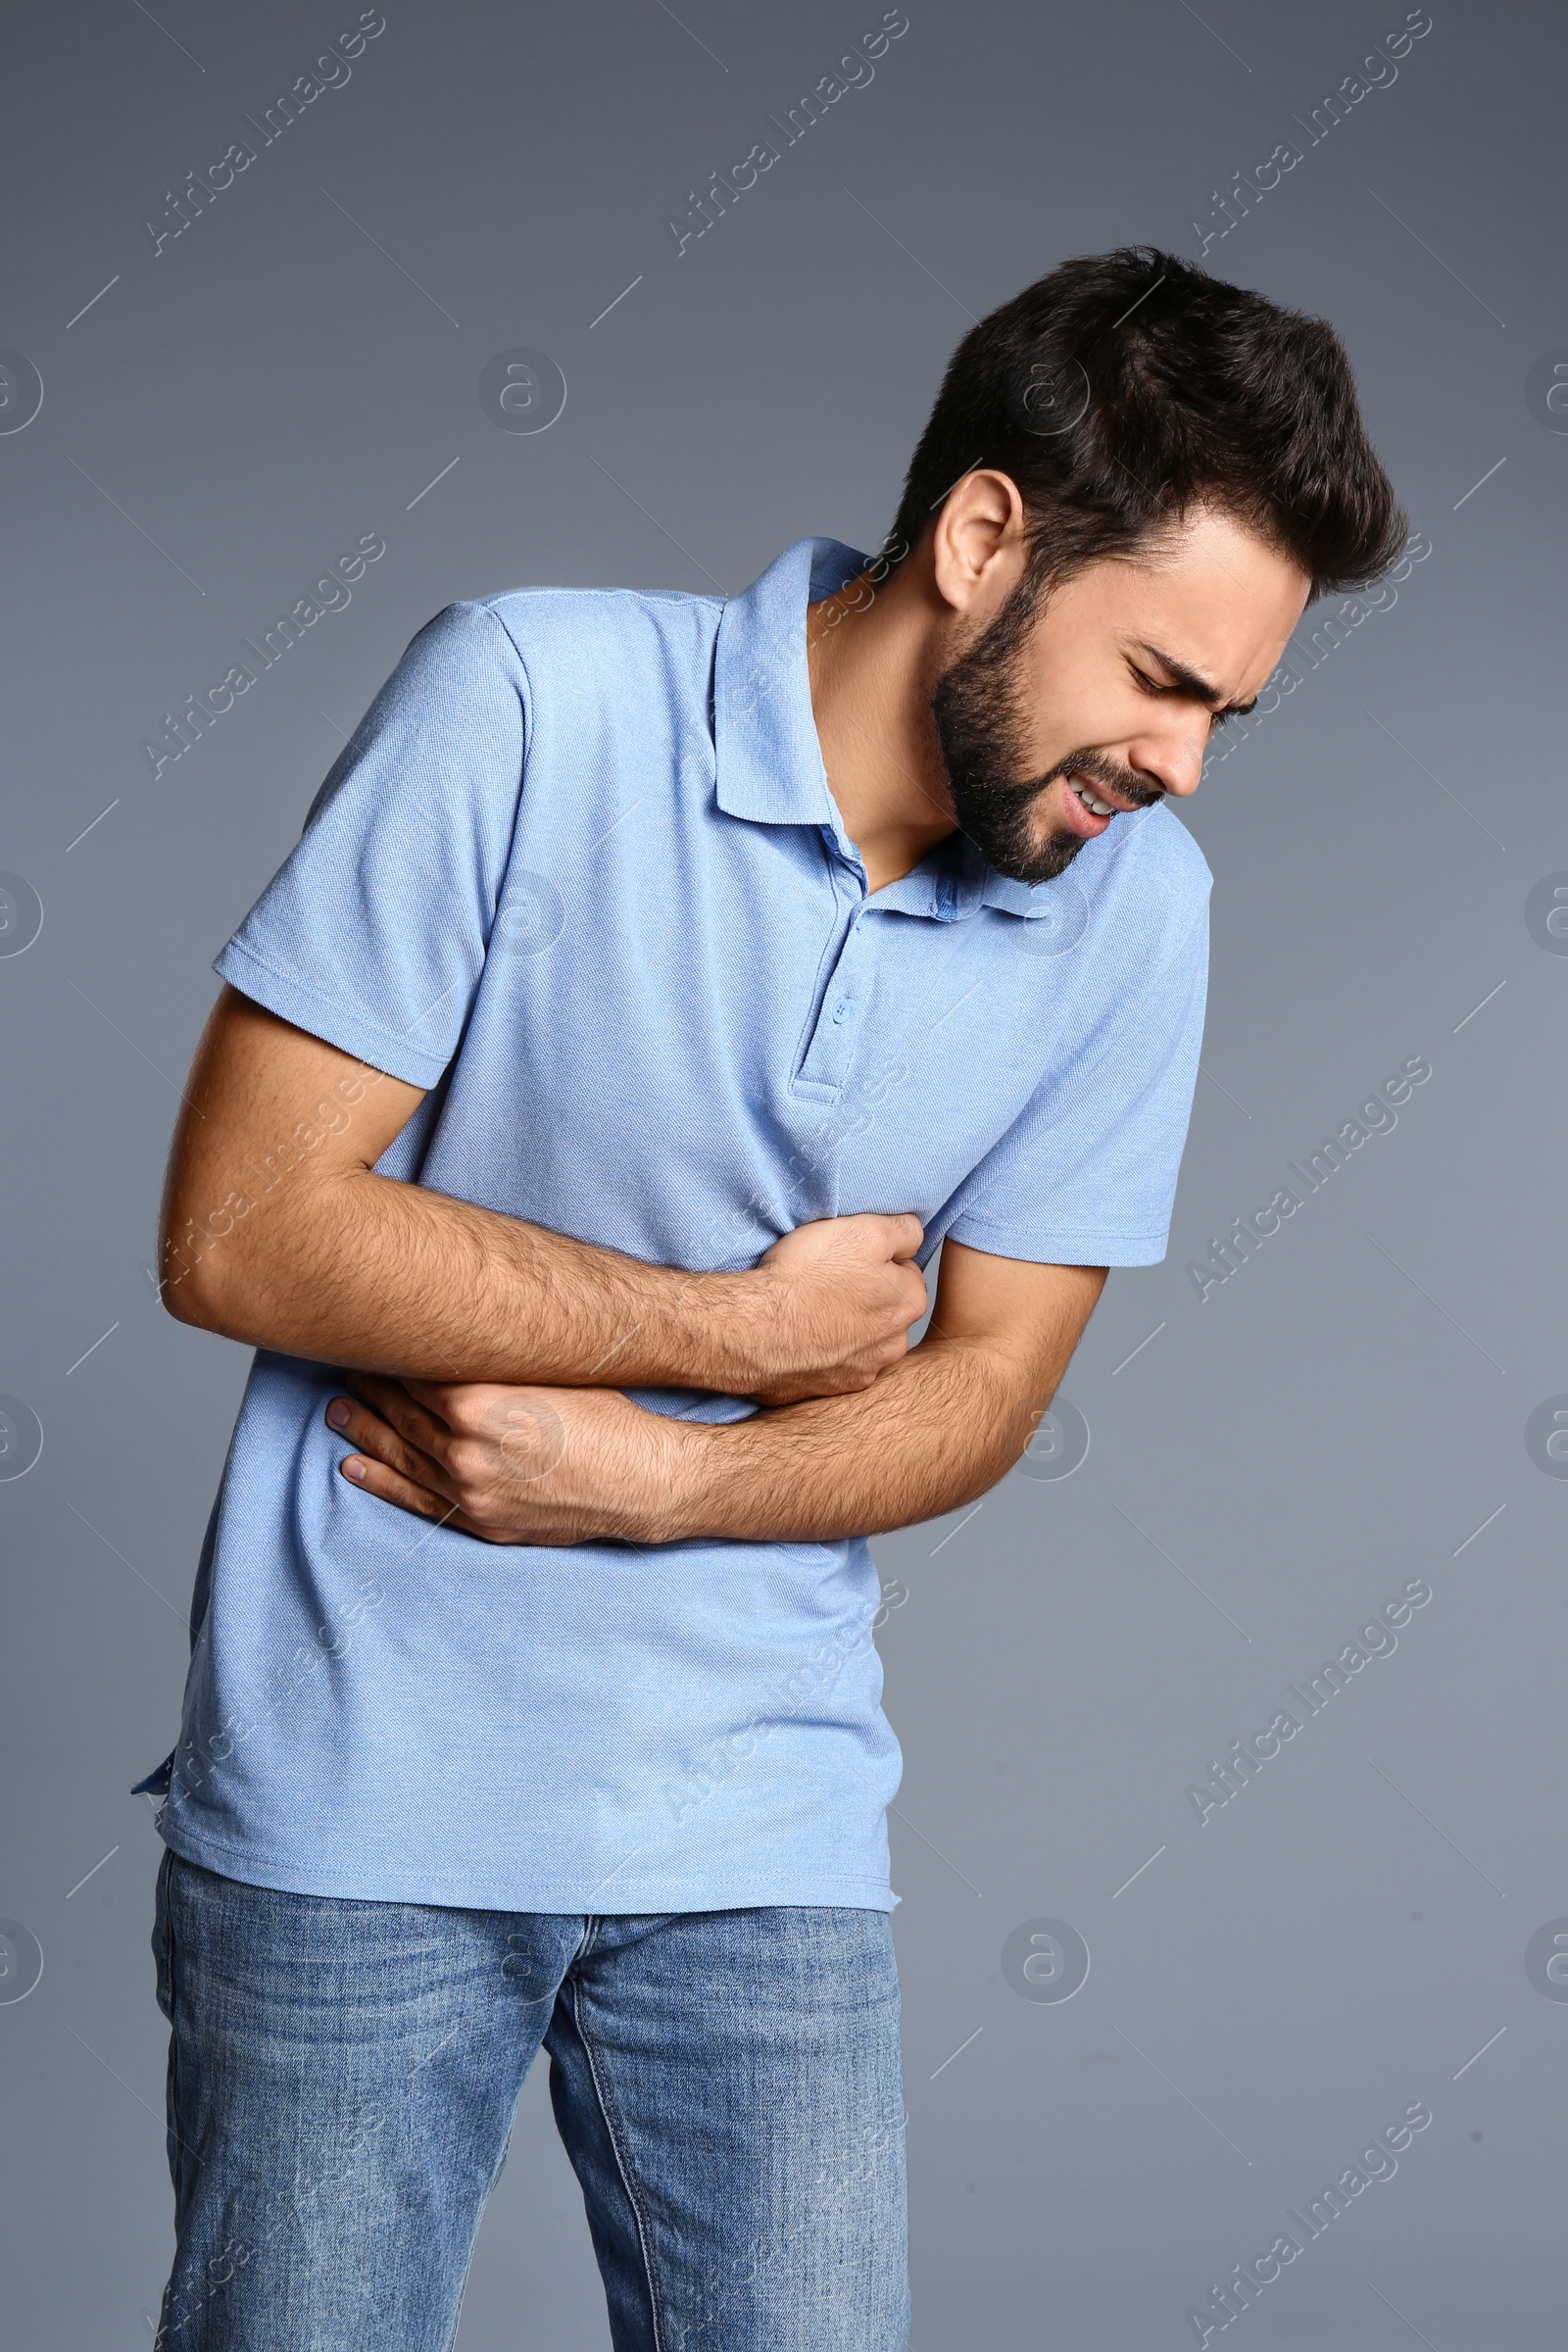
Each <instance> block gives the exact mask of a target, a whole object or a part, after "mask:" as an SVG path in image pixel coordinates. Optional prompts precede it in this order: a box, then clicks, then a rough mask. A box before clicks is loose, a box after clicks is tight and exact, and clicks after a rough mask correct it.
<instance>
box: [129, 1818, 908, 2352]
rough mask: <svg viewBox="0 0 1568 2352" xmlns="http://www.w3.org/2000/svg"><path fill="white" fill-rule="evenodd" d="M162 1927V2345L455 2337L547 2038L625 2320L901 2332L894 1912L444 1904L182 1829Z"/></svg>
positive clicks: (677, 2332)
mask: <svg viewBox="0 0 1568 2352" xmlns="http://www.w3.org/2000/svg"><path fill="white" fill-rule="evenodd" d="M153 1950H154V1953H155V1955H156V1957H157V1962H158V1999H159V2005H160V2007H161V2008H162V2009H163V2011H164V2013H165V2015H166V2016H167V2017H168V2019H169V2021H170V2025H171V2029H172V2031H171V2035H170V2055H169V2161H170V2169H171V2171H172V2176H173V2180H174V2189H175V2209H176V2223H177V2246H176V2253H175V2259H174V2267H173V2271H172V2276H171V2278H170V2282H169V2286H168V2288H167V2290H166V2292H165V2296H164V2304H163V2312H162V2318H161V2322H160V2327H159V2333H158V2338H157V2345H156V2352H368V2347H374V2348H375V2352H447V2347H449V2346H450V2344H451V2342H452V2340H453V2337H454V2334H455V2332H456V2328H457V2323H458V2314H459V2308H460V2305H461V2302H462V2297H463V2287H464V2280H465V2278H466V2273H467V2268H468V2261H469V2256H470V2253H471V2251H472V2247H473V2240H474V2233H475V2231H476V2229H477V2228H478V2225H479V2217H480V2214H481V2212H482V2210H483V2207H484V2202H485V2198H486V2196H487V2195H488V2193H489V2191H490V2189H491V2188H492V2186H493V2185H494V2183H495V2180H496V2179H497V2176H498V2175H499V2173H500V2171H501V2166H502V2162H503V2160H504V2158H505V2155H506V2149H507V2140H508V2136H509V2133H510V2131H511V2129H512V2119H513V2110H514V2108H515V2104H516V2099H517V2093H518V2091H519V2089H520V2088H521V2085H522V2081H523V2077H524V2076H525V2075H526V2073H527V2071H528V2067H529V2064H530V2063H531V2061H532V2058H533V2055H534V2052H535V2051H536V2050H537V2049H538V2048H539V2046H540V2044H541V2042H542V2043H543V2045H544V2047H545V2049H546V2050H547V2051H548V2052H549V2056H550V2095H551V2101H552V2104H553V2106H554V2109H555V2115H556V2122H557V2125H558V2128H559V2130H560V2132H561V2136H562V2139H563V2141H564V2145H565V2148H566V2152H567V2154H568V2156H569V2157H570V2159H571V2163H572V2166H573V2169H574V2170H575V2172H576V2175H577V2178H578V2180H580V2181H581V2183H582V2191H583V2198H584V2202H585V2205H586V2207H587V2213H588V2221H589V2226H590V2229H591V2231H592V2234H593V2242H594V2248H595V2251H596V2253H597V2255H598V2259H599V2267H600V2270H601V2273H602V2274H603V2277H604V2281H605V2292H606V2297H607V2301H608V2305H609V2313H610V2331H611V2340H612V2342H613V2346H614V2348H615V2352H754V2348H755V2352H763V2347H765V2348H766V2352H830V2348H831V2352H840V2348H842V2352H905V2347H906V2346H907V2340H908V2327H909V2304H908V2281H907V2236H906V2222H905V2164H904V2099H903V2089H902V2077H901V2072H900V2061H899V1987H898V1978H897V1974H896V1971H895V1967H894V1959H893V1945H892V1929H891V1923H890V1920H889V1916H888V1914H887V1912H886V1911H881V1910H874V1909H870V1908H866V1907H860V1906H852V1907H844V1908H837V1907H821V1908H818V1907H811V1906H803V1907H798V1908H761V1909H750V1910H732V1911H708V1912H674V1913H671V1912H664V1913H649V1914H639V1913H622V1914H619V1915H615V1916H610V1915H590V1914H582V1913H560V1912H539V1911H534V1912H528V1911H471V1910H470V1911H464V1910H446V1909H437V1908H434V1907H431V1906H427V1905H422V1904H411V1903H381V1902H362V1901H352V1900H346V1899H343V1898H339V1897H331V1896H319V1895H299V1894H289V1893H283V1892H280V1891H278V1890H275V1889H272V1888H268V1887H250V1886H244V1885H241V1884H239V1883H238V1882H237V1881H234V1880H231V1879H224V1878H220V1877H217V1876H215V1875H214V1874H213V1873H211V1872H210V1871H207V1870H204V1869H202V1868H200V1867H198V1866H197V1865H195V1864H193V1863H190V1862H186V1861H184V1860H182V1859H181V1858H180V1857H179V1856H177V1855H176V1854H174V1853H173V1852H172V1851H171V1852H169V1853H167V1854H166V1855H165V1858H164V1861H163V1864H162V1866H161V1869H160V1873H159V1879H158V1900H157V1919H156V1925H155V1928H154V1933H153ZM521 2316H523V2315H519V2317H521ZM519 2340H522V2336H521V2332H519Z"/></svg>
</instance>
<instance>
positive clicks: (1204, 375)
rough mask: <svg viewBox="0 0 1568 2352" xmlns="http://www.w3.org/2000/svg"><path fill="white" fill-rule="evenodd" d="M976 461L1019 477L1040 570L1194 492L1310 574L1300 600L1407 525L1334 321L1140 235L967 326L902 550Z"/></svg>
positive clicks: (1092, 553)
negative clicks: (1235, 282)
mask: <svg viewBox="0 0 1568 2352" xmlns="http://www.w3.org/2000/svg"><path fill="white" fill-rule="evenodd" d="M976 466H995V467H997V468H998V470H999V471H1001V472H1003V473H1005V474H1007V475H1008V476H1010V478H1011V479H1012V480H1013V481H1014V482H1015V483H1016V484H1017V487H1018V491H1019V494H1020V496H1021V497H1022V499H1023V503H1024V508H1025V511H1026V514H1027V515H1028V531H1029V541H1030V571H1031V576H1032V577H1033V578H1035V579H1036V580H1037V581H1038V580H1042V579H1048V578H1049V579H1058V580H1059V579H1065V578H1067V577H1069V576H1070V575H1071V574H1072V573H1073V572H1075V571H1078V570H1081V569H1082V567H1083V566H1084V565H1085V564H1089V563H1092V562H1093V561H1095V560H1096V559H1097V558H1100V557H1105V556H1125V555H1129V554H1131V553H1133V552H1134V551H1135V550H1137V549H1138V548H1140V547H1143V546H1145V545H1147V544H1148V543H1149V542H1150V541H1151V540H1152V539H1153V538H1156V537H1157V536H1158V535H1159V533H1160V532H1161V530H1162V529H1164V528H1166V527H1170V526H1174V525H1176V524H1178V523H1179V522H1180V520H1181V518H1182V516H1183V515H1184V514H1185V513H1186V512H1187V510H1188V509H1189V508H1190V507H1191V506H1192V505H1193V504H1194V503H1195V502H1198V501H1205V502H1209V503H1212V504H1214V505H1216V506H1218V507H1220V508H1221V509H1223V510H1224V511H1225V512H1227V513H1229V514H1231V515H1235V517H1236V518H1237V519H1238V520H1239V521H1241V522H1243V523H1245V524H1248V525H1250V527H1251V528H1252V529H1254V530H1256V531H1257V532H1258V533H1259V535H1260V536H1261V537H1262V538H1264V539H1266V540H1267V541H1268V542H1269V544H1270V545H1271V546H1273V547H1276V548H1277V549H1278V550H1279V551H1280V552H1281V553H1282V554H1284V555H1286V556H1288V557H1289V558H1290V559H1291V561H1292V562H1293V563H1295V564H1298V565H1299V567H1300V569H1301V570H1302V571H1304V572H1306V573H1307V574H1308V575H1309V577H1310V579H1311V582H1312V590H1311V596H1310V597H1309V598H1308V600H1307V601H1308V603H1310V602H1312V601H1313V599H1315V598H1317V597H1319V596H1322V595H1323V594H1325V593H1326V592H1331V591H1332V592H1341V591H1344V590H1346V589H1350V588H1359V587H1365V586H1367V585H1369V584H1370V582H1371V581H1373V580H1375V579H1376V578H1378V577H1379V575H1380V574H1381V573H1383V572H1384V571H1386V570H1387V569H1388V568H1389V566H1390V564H1393V563H1395V562H1396V561H1397V557H1398V555H1399V553H1400V550H1401V549H1402V547H1403V545H1404V541H1405V538H1406V535H1407V530H1408V522H1407V518H1406V516H1405V515H1403V514H1402V513H1401V511H1400V509H1399V507H1398V506H1397V502H1396V500H1395V495H1394V486H1393V484H1392V483H1391V482H1390V480H1389V477H1388V475H1387V474H1386V473H1385V472H1384V470H1383V467H1382V466H1380V465H1379V463H1378V460H1377V456H1376V453H1375V452H1374V450H1373V448H1372V445H1371V443H1370V442H1369V440H1368V439H1367V435H1366V428H1365V426H1364V425H1363V423H1362V421H1361V412H1360V407H1359V405H1358V403H1357V401H1356V396H1355V379H1354V376H1353V375H1352V373H1351V371H1350V363H1349V360H1348V356H1347V354H1346V350H1345V346H1344V344H1343V343H1342V342H1341V341H1340V338H1339V336H1338V335H1337V334H1336V333H1335V331H1334V329H1333V327H1332V326H1330V325H1329V324H1328V322H1327V320H1326V319H1313V318H1309V317H1308V316H1307V315H1306V314H1305V313H1304V312H1302V311H1290V310H1283V309H1281V307H1280V306H1279V305H1278V304H1277V303H1273V302H1269V301H1268V300H1266V299H1265V297H1264V296H1263V295H1261V294H1252V293H1249V292H1248V291H1246V290H1245V289H1244V288H1242V287H1240V286H1230V285H1226V284H1224V283H1223V282H1222V281H1221V280H1220V279H1218V278H1213V277H1210V276H1209V275H1208V273H1207V271H1206V270H1199V269H1197V268H1195V267H1194V265H1193V264H1192V263H1191V262H1185V261H1183V260H1181V259H1180V258H1179V257H1178V256H1177V255H1175V254H1171V253H1161V252H1158V251H1157V250H1156V249H1155V248H1154V247H1152V246H1148V245H1124V246H1121V247H1119V248H1118V249H1117V250H1116V251H1115V252H1114V253H1101V254H1086V255H1084V256H1082V257H1080V258H1079V259H1077V260H1075V261H1068V262H1063V263H1061V265H1060V266H1059V268H1057V269H1055V270H1052V272H1051V274H1050V275H1049V276H1048V277H1043V278H1041V279H1039V280H1038V281H1037V283H1036V284H1034V285H1032V286H1026V287H1025V289H1024V291H1023V292H1022V293H1021V294H1017V295H1015V296H1014V297H1013V299H1012V301H1011V302H1006V303H1004V304H1003V306H1002V308H1001V309H1000V310H996V311H993V312H992V313H991V314H990V316H989V317H988V318H985V319H981V320H980V322H979V324H978V325H976V326H973V327H971V328H970V330H969V332H968V334H966V335H965V336H964V338H963V341H962V342H961V343H960V344H959V345H958V347H957V349H956V352H955V353H954V355H953V358H952V359H951V360H950V362H949V363H948V369H947V373H946V374H945V375H944V377H943V379H942V389H941V391H940V392H939V393H938V395H937V400H936V406H935V407H934V408H933V410H932V412H931V417H930V421H929V422H928V423H927V425H926V428H925V431H924V432H923V433H922V434H921V436H920V442H919V446H918V448H917V449H916V450H915V453H914V456H913V457H912V458H911V459H910V461H909V470H908V473H907V476H906V479H905V486H904V497H903V501H902V503H901V505H900V508H899V512H898V516H897V519H896V520H895V522H894V526H893V531H892V534H891V536H890V543H889V544H890V548H896V549H897V550H898V560H900V561H902V560H903V558H904V556H905V555H906V554H907V551H908V550H909V549H911V548H913V547H914V546H915V545H917V543H918V542H919V540H920V539H921V538H922V536H923V535H924V533H925V531H926V530H927V529H928V528H929V527H930V526H931V524H932V521H933V518H934V516H935V514H936V511H937V509H938V508H939V507H940V506H941V505H942V503H943V501H944V500H945V499H946V497H947V495H948V493H949V491H950V490H952V489H954V488H956V485H957V483H958V482H959V481H960V480H961V479H962V477H963V476H964V474H966V473H971V472H973V471H974V469H975V468H976Z"/></svg>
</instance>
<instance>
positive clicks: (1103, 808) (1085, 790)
mask: <svg viewBox="0 0 1568 2352" xmlns="http://www.w3.org/2000/svg"><path fill="white" fill-rule="evenodd" d="M1073 790H1074V792H1075V793H1076V794H1077V795H1078V798H1079V799H1080V800H1081V801H1082V803H1083V805H1084V807H1085V808H1086V809H1093V810H1094V812H1095V814H1096V816H1114V815H1115V813H1116V811H1115V809H1113V808H1112V807H1111V804H1110V803H1109V801H1097V800H1096V798H1095V796H1094V794H1093V793H1092V792H1091V791H1090V789H1089V787H1088V785H1087V784H1074V786H1073Z"/></svg>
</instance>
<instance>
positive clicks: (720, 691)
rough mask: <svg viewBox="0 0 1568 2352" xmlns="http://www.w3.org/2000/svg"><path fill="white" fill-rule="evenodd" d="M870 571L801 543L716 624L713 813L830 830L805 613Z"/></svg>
mask: <svg viewBox="0 0 1568 2352" xmlns="http://www.w3.org/2000/svg"><path fill="white" fill-rule="evenodd" d="M869 562H870V558H869V557H868V556H862V555H860V554H858V552H857V550H856V549H854V548H853V547H846V546H845V545H844V544H843V542H842V541H840V540H838V539H797V540H796V542H795V544H794V546H793V547H787V548H786V549H785V550H784V553H783V554H782V555H781V556H779V557H778V558H776V560H775V561H774V562H773V563H771V564H769V565H768V567H767V569H766V570H765V571H764V572H763V573H762V575H761V577H760V579H757V580H754V581H753V582H752V585H751V586H750V588H748V589H747V591H746V593H745V594H744V596H734V597H731V598H730V599H729V600H728V602H727V603H726V605H725V607H724V610H723V612H722V613H720V615H719V622H718V643H717V645H716V647H715V649H714V656H713V747H714V753H715V756H716V764H717V771H718V776H717V780H718V805H719V807H720V808H721V809H723V810H724V811H725V813H726V814H727V815H730V816H744V817H750V818H751V820H752V821H753V822H754V823H755V824H763V825H836V823H837V811H836V809H835V808H834V806H833V796H832V794H831V793H830V792H829V791H828V788H827V775H826V772H825V770H824V769H823V766H822V747H821V745H820V743H819V742H818V741H817V734H816V720H815V718H814V716H813V714H812V711H811V685H810V679H809V675H808V673H807V667H806V608H807V606H808V605H809V604H812V603H814V602H815V601H816V599H817V598H818V597H823V596H831V595H832V594H833V592H834V590H835V589H838V588H842V587H843V586H844V584H845V582H846V581H848V580H853V579H854V578H855V576H856V574H857V572H859V571H863V570H864V569H865V567H866V565H867V564H868V563H869Z"/></svg>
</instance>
